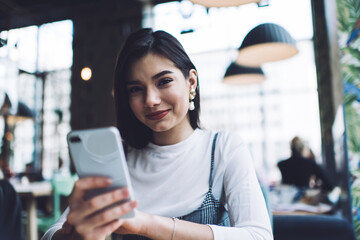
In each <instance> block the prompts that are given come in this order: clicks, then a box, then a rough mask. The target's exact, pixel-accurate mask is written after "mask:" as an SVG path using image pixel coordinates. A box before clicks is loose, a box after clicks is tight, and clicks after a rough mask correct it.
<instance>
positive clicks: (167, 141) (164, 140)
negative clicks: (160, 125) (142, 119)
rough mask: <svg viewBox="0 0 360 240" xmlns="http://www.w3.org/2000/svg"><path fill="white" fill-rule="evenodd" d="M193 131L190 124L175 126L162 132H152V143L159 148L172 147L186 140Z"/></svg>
mask: <svg viewBox="0 0 360 240" xmlns="http://www.w3.org/2000/svg"><path fill="white" fill-rule="evenodd" d="M193 132H194V129H193V128H192V127H191V125H190V123H189V124H186V126H181V127H180V126H177V127H174V128H172V129H169V130H168V131H164V132H153V141H152V142H153V143H155V144H156V145H159V146H165V145H172V144H176V143H179V142H181V141H183V140H185V139H186V138H188V137H189V136H190V135H191V134H192V133H193Z"/></svg>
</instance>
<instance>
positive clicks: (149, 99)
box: [145, 88, 161, 107]
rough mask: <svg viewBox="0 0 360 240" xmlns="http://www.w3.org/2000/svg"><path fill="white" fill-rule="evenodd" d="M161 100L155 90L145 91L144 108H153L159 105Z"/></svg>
mask: <svg viewBox="0 0 360 240" xmlns="http://www.w3.org/2000/svg"><path fill="white" fill-rule="evenodd" d="M160 102H161V98H160V95H159V92H158V91H157V90H156V89H151V88H149V89H147V91H146V96H145V106H146V107H154V106H156V105H158V104H160Z"/></svg>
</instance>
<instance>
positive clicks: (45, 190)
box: [10, 181, 53, 240]
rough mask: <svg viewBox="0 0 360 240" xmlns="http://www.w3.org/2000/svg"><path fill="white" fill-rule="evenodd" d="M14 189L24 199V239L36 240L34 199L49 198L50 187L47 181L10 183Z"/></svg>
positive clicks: (35, 207)
mask: <svg viewBox="0 0 360 240" xmlns="http://www.w3.org/2000/svg"><path fill="white" fill-rule="evenodd" d="M10 182H11V183H12V185H13V186H14V188H15V191H16V192H17V193H18V194H19V197H20V198H22V199H24V201H25V206H24V210H25V211H26V212H27V215H26V239H28V240H38V239H39V237H38V228H37V214H36V209H37V206H36V200H35V198H36V197H40V196H51V194H52V191H53V190H52V185H51V183H50V182H48V181H42V182H31V183H30V182H24V183H22V182H16V181H10Z"/></svg>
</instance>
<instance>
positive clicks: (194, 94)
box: [189, 88, 196, 111]
mask: <svg viewBox="0 0 360 240" xmlns="http://www.w3.org/2000/svg"><path fill="white" fill-rule="evenodd" d="M195 96H196V92H195V88H191V89H190V93H189V102H190V104H189V110H190V111H193V110H194V109H195V103H194V99H195Z"/></svg>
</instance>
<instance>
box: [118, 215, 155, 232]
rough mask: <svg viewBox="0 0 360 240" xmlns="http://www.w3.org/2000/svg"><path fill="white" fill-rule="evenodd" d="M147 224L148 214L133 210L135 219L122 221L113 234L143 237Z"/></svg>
mask: <svg viewBox="0 0 360 240" xmlns="http://www.w3.org/2000/svg"><path fill="white" fill-rule="evenodd" d="M149 222H151V215H150V214H146V213H143V212H140V211H137V210H135V217H133V218H128V219H124V222H123V223H122V224H121V226H120V227H119V228H118V229H117V230H116V231H115V233H118V234H138V235H143V234H144V233H145V232H146V226H147V224H148V223H149Z"/></svg>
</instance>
